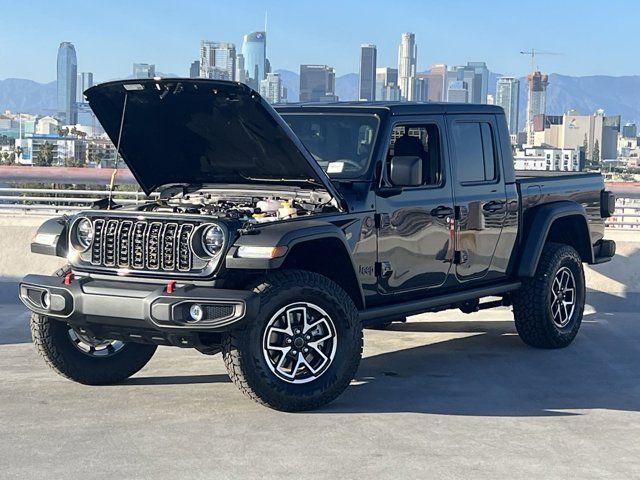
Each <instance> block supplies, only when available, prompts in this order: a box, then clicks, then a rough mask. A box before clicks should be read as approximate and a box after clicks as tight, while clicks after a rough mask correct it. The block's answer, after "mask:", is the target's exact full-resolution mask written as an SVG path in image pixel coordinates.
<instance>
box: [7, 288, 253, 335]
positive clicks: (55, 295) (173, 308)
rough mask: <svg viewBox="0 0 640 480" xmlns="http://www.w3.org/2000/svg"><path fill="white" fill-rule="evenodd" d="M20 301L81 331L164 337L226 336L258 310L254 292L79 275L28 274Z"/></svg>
mask: <svg viewBox="0 0 640 480" xmlns="http://www.w3.org/2000/svg"><path fill="white" fill-rule="evenodd" d="M19 289H20V291H19V293H20V300H21V301H22V303H24V304H25V306H26V307H27V308H28V309H29V310H31V311H33V312H35V313H38V314H41V315H46V316H48V317H52V318H57V319H60V320H64V321H66V322H67V323H69V324H71V325H74V326H79V327H91V326H92V325H110V326H114V327H123V328H132V329H150V330H155V331H160V332H165V333H171V332H173V333H175V332H180V331H183V332H224V331H229V330H232V329H235V328H238V327H240V326H241V325H242V323H243V322H244V321H245V320H247V319H250V318H255V316H256V315H257V313H258V309H259V300H258V296H257V295H256V294H255V293H254V292H251V291H245V290H224V289H216V288H207V287H198V286H194V285H188V284H178V285H176V286H175V289H173V291H172V293H168V292H167V288H166V286H165V285H158V284H149V283H133V282H128V281H118V280H98V279H93V278H91V277H76V278H73V279H72V280H71V281H70V282H69V283H68V284H66V283H65V280H64V279H63V278H61V277H53V276H46V275H27V276H26V277H24V279H23V280H22V282H20V287H19ZM193 304H198V305H200V306H201V307H202V311H203V312H204V315H203V316H202V319H200V320H198V321H195V320H193V319H192V318H191V317H190V315H189V308H190V307H191V306H192V305H193Z"/></svg>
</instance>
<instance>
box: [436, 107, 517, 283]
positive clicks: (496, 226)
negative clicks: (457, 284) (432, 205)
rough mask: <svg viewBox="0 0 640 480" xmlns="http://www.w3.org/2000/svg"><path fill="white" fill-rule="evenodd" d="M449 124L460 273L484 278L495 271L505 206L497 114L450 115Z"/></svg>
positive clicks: (467, 277)
mask: <svg viewBox="0 0 640 480" xmlns="http://www.w3.org/2000/svg"><path fill="white" fill-rule="evenodd" d="M447 124H448V129H449V132H450V136H449V138H450V150H451V154H452V162H451V170H452V175H453V177H454V181H453V191H454V203H455V210H456V222H455V223H456V225H455V251H456V253H455V259H454V263H456V277H457V278H458V280H459V281H467V280H472V279H480V278H484V277H486V276H487V275H488V274H489V273H490V272H491V271H492V263H493V257H494V254H495V251H496V247H497V245H498V242H499V240H500V235H501V233H502V228H503V225H504V221H505V217H506V212H507V208H506V207H507V198H506V194H505V189H504V180H503V178H502V172H501V164H502V162H501V161H500V148H499V143H498V138H499V137H498V134H497V132H498V130H497V125H496V120H495V116H494V115H448V116H447ZM494 273H495V272H494ZM492 276H493V275H492Z"/></svg>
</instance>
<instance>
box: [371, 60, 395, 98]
mask: <svg viewBox="0 0 640 480" xmlns="http://www.w3.org/2000/svg"><path fill="white" fill-rule="evenodd" d="M376 100H381V101H386V102H391V101H393V102H397V101H400V87H399V86H398V69H397V68H389V67H380V68H376Z"/></svg>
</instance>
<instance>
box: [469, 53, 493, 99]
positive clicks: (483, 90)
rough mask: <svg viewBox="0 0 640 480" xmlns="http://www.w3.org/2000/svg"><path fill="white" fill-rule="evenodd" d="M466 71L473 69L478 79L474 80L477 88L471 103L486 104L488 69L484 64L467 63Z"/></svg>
mask: <svg viewBox="0 0 640 480" xmlns="http://www.w3.org/2000/svg"><path fill="white" fill-rule="evenodd" d="M467 69H473V71H474V72H475V74H476V75H478V76H479V77H480V78H479V79H478V80H476V82H478V84H479V85H478V84H477V85H478V86H477V87H476V89H475V92H474V101H473V103H487V95H488V93H489V69H488V68H487V64H486V63H485V62H467Z"/></svg>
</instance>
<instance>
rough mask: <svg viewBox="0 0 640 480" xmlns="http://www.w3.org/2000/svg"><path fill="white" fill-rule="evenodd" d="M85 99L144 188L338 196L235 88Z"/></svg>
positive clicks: (278, 123)
mask: <svg viewBox="0 0 640 480" xmlns="http://www.w3.org/2000/svg"><path fill="white" fill-rule="evenodd" d="M85 95H86V97H87V99H88V101H89V104H90V105H91V108H92V109H93V111H94V113H95V115H96V117H97V118H98V120H99V121H100V123H101V124H102V126H103V128H104V129H105V131H106V133H107V135H109V138H111V140H112V141H113V143H114V145H116V146H117V147H118V146H119V152H120V155H121V156H122V158H123V159H124V161H125V163H126V164H127V165H128V166H129V169H130V170H131V172H132V173H133V175H134V177H135V178H136V180H137V181H138V183H140V186H141V187H142V189H143V190H144V191H145V192H146V193H147V194H149V193H150V192H152V191H153V190H155V189H157V188H158V187H161V186H163V185H169V184H193V185H215V184H241V185H242V184H262V185H264V184H269V183H274V184H275V183H277V184H279V185H295V186H300V187H305V188H321V189H324V190H327V191H328V192H329V193H330V194H331V195H332V196H333V197H334V198H335V199H336V200H337V201H338V202H339V203H340V196H339V194H338V192H337V190H336V189H335V187H334V186H333V184H332V183H331V181H330V180H329V177H328V176H327V175H326V174H325V172H324V171H323V170H322V169H321V168H320V166H319V165H318V164H317V162H316V161H315V160H314V159H313V157H312V156H311V154H310V153H309V152H308V151H307V149H306V148H305V147H304V146H303V145H302V143H301V142H300V140H299V139H298V138H297V137H296V135H295V134H294V133H293V131H292V130H291V129H290V128H289V126H288V125H287V124H286V123H285V122H284V120H283V119H282V118H281V117H280V116H279V115H278V114H277V113H276V111H275V110H274V109H273V108H272V107H271V106H270V105H269V104H268V103H267V102H266V101H265V100H264V99H262V97H260V95H258V94H257V93H256V92H255V91H253V90H251V89H250V88H249V87H247V86H246V85H243V84H241V83H237V82H228V81H223V80H205V79H181V78H176V79H136V80H126V81H116V82H108V83H103V84H100V85H97V86H95V87H92V88H90V89H88V90H87V91H86V92H85Z"/></svg>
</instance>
